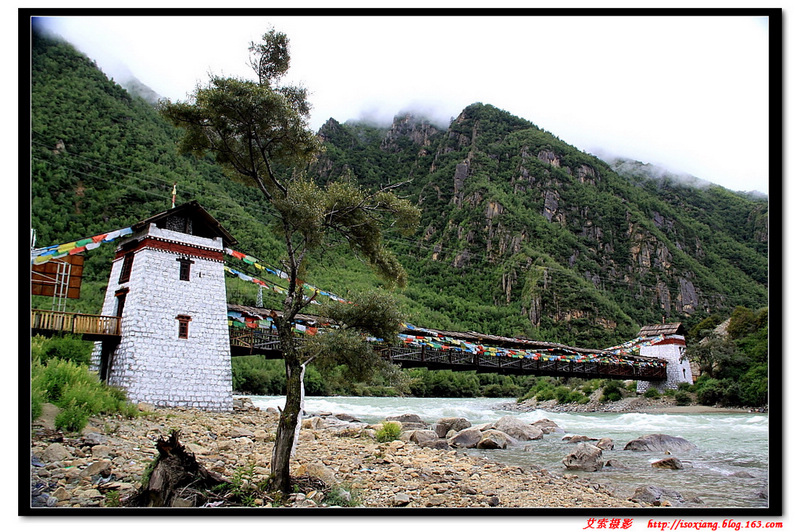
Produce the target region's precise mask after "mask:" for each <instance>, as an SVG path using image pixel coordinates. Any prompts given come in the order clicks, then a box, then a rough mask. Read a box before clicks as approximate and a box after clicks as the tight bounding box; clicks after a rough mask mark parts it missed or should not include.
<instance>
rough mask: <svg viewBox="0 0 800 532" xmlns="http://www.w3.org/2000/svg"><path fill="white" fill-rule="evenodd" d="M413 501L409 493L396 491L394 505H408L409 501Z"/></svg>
mask: <svg viewBox="0 0 800 532" xmlns="http://www.w3.org/2000/svg"><path fill="white" fill-rule="evenodd" d="M410 502H411V497H409V496H408V494H406V493H403V492H400V493H396V494H395V496H394V501H392V505H393V506H407V505H408V503H410Z"/></svg>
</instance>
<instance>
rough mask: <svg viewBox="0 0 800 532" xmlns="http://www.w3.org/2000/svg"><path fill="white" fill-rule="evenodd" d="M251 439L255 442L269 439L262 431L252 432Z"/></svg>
mask: <svg viewBox="0 0 800 532" xmlns="http://www.w3.org/2000/svg"><path fill="white" fill-rule="evenodd" d="M253 438H254V439H255V441H267V440H268V439H269V433H268V432H267V431H266V430H264V429H256V430H255V431H253Z"/></svg>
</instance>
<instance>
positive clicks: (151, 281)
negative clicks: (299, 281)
mask: <svg viewBox="0 0 800 532" xmlns="http://www.w3.org/2000/svg"><path fill="white" fill-rule="evenodd" d="M132 229H133V233H132V234H131V235H129V236H128V237H127V238H125V239H124V240H122V241H121V242H120V244H119V246H118V247H117V252H116V256H115V258H114V262H113V264H112V267H111V276H110V278H109V282H108V288H107V289H106V296H105V300H104V303H103V311H102V313H103V314H104V315H113V316H121V318H122V320H121V327H122V329H121V340H120V342H119V344H117V345H116V346H112V347H110V348H108V347H107V348H106V349H103V348H102V345H100V344H99V343H98V344H97V346H96V348H95V351H94V354H93V357H92V363H93V366H94V369H96V370H97V371H98V372H99V374H100V377H101V378H102V379H103V380H104V381H105V382H107V383H108V384H111V385H114V386H118V387H120V388H122V389H124V390H125V391H126V392H127V394H128V398H129V399H130V400H131V401H133V402H147V403H152V404H154V405H157V406H178V407H191V408H200V409H204V410H213V411H229V410H232V408H233V397H232V389H231V350H230V341H229V339H228V327H227V304H226V297H225V272H224V269H223V266H224V248H225V247H226V246H233V245H235V244H236V241H235V239H233V237H232V236H231V235H230V234H229V233H228V232H227V231H226V230H225V229H224V228H222V226H220V224H219V222H217V221H216V220H215V219H214V218H213V217H211V216H210V215H209V214H208V213H207V212H206V211H205V210H204V209H203V208H202V207H201V206H200V205H199V204H198V203H197V202H196V201H193V202H190V203H186V204H183V205H180V206H178V207H175V208H173V209H170V210H168V211H166V212H163V213H161V214H157V215H155V216H153V217H151V218H148V219H146V220H142V221H141V222H139V223H137V224H134V225H133V226H132Z"/></svg>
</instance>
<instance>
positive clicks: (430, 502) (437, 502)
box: [425, 495, 447, 508]
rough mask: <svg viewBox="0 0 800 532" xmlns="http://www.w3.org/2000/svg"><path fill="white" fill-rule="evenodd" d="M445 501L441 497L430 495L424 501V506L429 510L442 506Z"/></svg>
mask: <svg viewBox="0 0 800 532" xmlns="http://www.w3.org/2000/svg"><path fill="white" fill-rule="evenodd" d="M445 502H447V499H445V498H444V497H443V496H442V495H432V496H431V497H428V498H427V499H426V500H425V506H426V507H428V508H430V507H432V506H442V505H443V504H444V503H445Z"/></svg>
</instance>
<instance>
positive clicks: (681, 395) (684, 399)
mask: <svg viewBox="0 0 800 532" xmlns="http://www.w3.org/2000/svg"><path fill="white" fill-rule="evenodd" d="M691 402H692V397H691V396H690V395H689V394H688V393H686V392H685V391H683V390H678V392H676V393H675V404H676V405H678V406H686V405H688V404H691Z"/></svg>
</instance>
